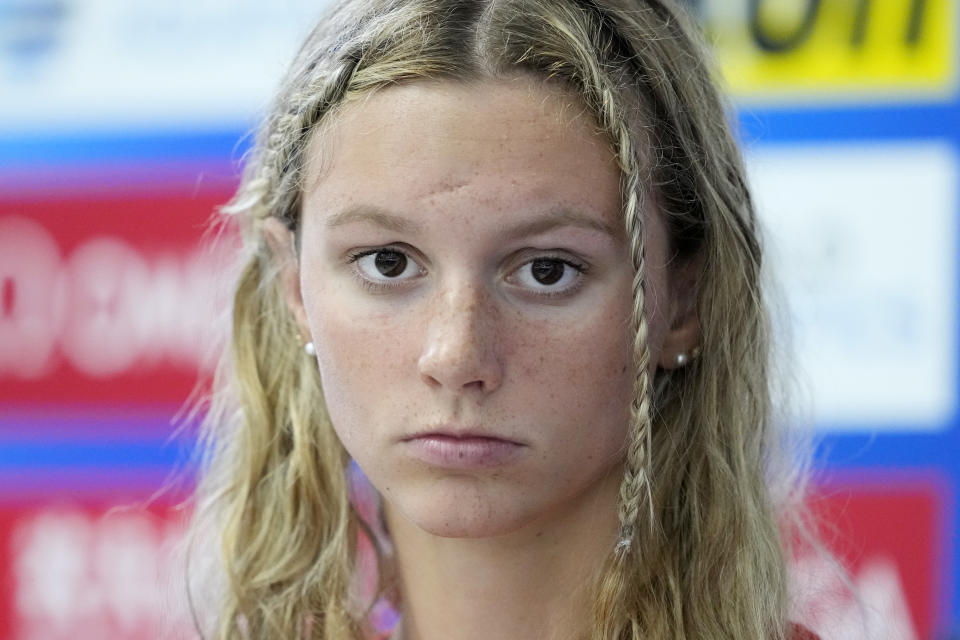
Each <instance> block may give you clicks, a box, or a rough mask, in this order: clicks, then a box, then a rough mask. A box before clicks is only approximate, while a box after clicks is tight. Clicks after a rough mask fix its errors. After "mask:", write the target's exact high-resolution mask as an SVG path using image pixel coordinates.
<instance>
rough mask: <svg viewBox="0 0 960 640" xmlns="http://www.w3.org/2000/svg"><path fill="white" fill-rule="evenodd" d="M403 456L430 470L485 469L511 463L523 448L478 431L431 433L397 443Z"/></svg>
mask: <svg viewBox="0 0 960 640" xmlns="http://www.w3.org/2000/svg"><path fill="white" fill-rule="evenodd" d="M401 444H402V446H403V447H404V449H405V450H406V452H407V453H408V454H409V455H410V456H411V457H413V458H415V459H417V460H419V461H420V462H423V463H424V464H427V465H429V466H432V467H440V468H444V469H489V468H491V467H500V466H504V465H507V464H509V463H510V462H513V461H514V460H515V459H516V458H517V457H518V456H519V455H521V454H522V453H523V451H524V449H526V448H527V445H526V444H524V443H522V442H517V441H515V440H510V439H508V438H504V437H501V436H495V435H490V434H487V433H483V432H482V431H481V430H457V429H447V428H441V429H433V430H430V431H424V432H421V433H417V434H414V435H412V436H407V437H405V438H403V439H402V440H401Z"/></svg>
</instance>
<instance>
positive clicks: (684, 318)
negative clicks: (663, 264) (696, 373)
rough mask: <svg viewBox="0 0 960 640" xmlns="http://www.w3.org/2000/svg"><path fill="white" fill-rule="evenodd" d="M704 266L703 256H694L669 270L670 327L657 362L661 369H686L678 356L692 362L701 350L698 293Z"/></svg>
mask: <svg viewBox="0 0 960 640" xmlns="http://www.w3.org/2000/svg"><path fill="white" fill-rule="evenodd" d="M702 266H703V261H702V259H701V258H700V256H693V257H691V258H688V259H686V260H685V261H684V262H683V263H682V264H679V265H677V266H675V267H674V268H673V269H671V270H670V276H669V287H670V305H669V307H670V325H669V329H668V330H667V333H666V335H665V336H664V339H663V345H662V347H661V349H660V357H659V362H657V365H658V366H659V367H660V368H661V369H679V368H681V367H683V366H684V364H685V363H680V362H678V359H677V356H679V355H680V354H683V355H684V356H686V358H687V361H688V362H689V360H691V359H692V358H693V357H695V355H696V351H697V350H698V349H699V348H700V319H699V317H698V316H697V291H698V284H699V280H700V278H699V274H700V270H701V268H702Z"/></svg>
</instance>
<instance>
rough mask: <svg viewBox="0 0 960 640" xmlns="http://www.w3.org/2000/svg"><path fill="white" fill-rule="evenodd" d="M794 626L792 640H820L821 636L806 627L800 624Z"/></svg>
mask: <svg viewBox="0 0 960 640" xmlns="http://www.w3.org/2000/svg"><path fill="white" fill-rule="evenodd" d="M792 626H793V632H792V633H791V634H790V640H820V636H818V635H817V634H815V633H814V632H812V631H810V630H809V629H807V628H806V627H801V626H800V625H798V624H795V625H792Z"/></svg>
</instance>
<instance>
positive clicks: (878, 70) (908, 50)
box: [701, 0, 957, 98]
mask: <svg viewBox="0 0 960 640" xmlns="http://www.w3.org/2000/svg"><path fill="white" fill-rule="evenodd" d="M705 5H706V6H705V7H702V9H701V10H702V11H704V18H705V21H706V30H707V34H708V37H709V38H710V39H711V41H713V42H714V44H715V45H716V47H717V53H718V55H719V58H720V61H721V66H722V68H723V73H724V76H725V79H726V81H727V83H728V85H729V87H730V88H731V90H732V91H733V92H734V94H736V95H739V96H742V97H762V96H771V97H775V96H778V95H784V96H798V97H801V96H803V97H813V98H815V97H817V96H819V95H825V96H830V95H838V94H840V95H843V94H857V93H862V92H869V93H872V94H876V93H889V94H903V93H904V92H907V93H910V94H913V95H916V94H917V93H920V94H944V93H946V92H948V91H949V90H951V89H952V87H953V85H954V79H955V69H956V66H955V64H956V57H957V56H956V49H955V45H956V42H955V41H956V31H957V29H956V23H957V16H956V0H708V1H707V2H706V3H705Z"/></svg>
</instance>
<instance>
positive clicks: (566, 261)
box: [347, 245, 590, 298]
mask: <svg viewBox="0 0 960 640" xmlns="http://www.w3.org/2000/svg"><path fill="white" fill-rule="evenodd" d="M381 252H391V253H399V254H402V255H403V256H405V257H406V258H407V259H408V260H412V261H413V262H414V263H416V260H415V259H414V258H413V257H412V256H411V255H410V254H409V253H408V252H407V251H404V250H403V249H401V248H399V247H392V246H389V245H388V246H383V247H374V248H372V249H361V250H358V251H354V252H352V253H350V254H348V255H347V263H348V264H350V265H351V266H353V268H352V269H351V272H352V273H353V275H354V277H356V279H357V280H358V281H359V282H360V285H361V286H362V287H363V288H364V289H366V290H367V291H371V292H374V293H383V292H386V291H388V290H390V289H395V288H398V287H401V286H403V283H404V280H398V281H396V282H390V279H387V280H383V281H377V282H374V281H372V280H369V279H368V278H365V277H364V276H363V274H361V273H360V271H359V270H358V269H357V268H356V266H355V265H356V263H357V261H358V260H360V258H363V257H365V256H370V255H374V254H377V253H381ZM544 259H546V260H556V261H557V262H560V263H561V264H563V265H565V266H567V267H570V268H572V269H574V270H576V272H577V273H578V274H579V276H580V277H578V278H577V281H576V282H575V283H574V284H573V285H571V286H569V287H567V288H566V289H561V290H559V291H541V292H533V295H535V296H538V297H540V298H557V297H560V296H565V295H570V294H572V293H573V292H575V291H576V290H578V289H579V288H580V287H581V286H582V284H583V276H585V275H586V274H587V273H588V272H589V271H590V267H589V265H587V264H584V263H582V262H577V261H575V260H572V259H570V258H566V257H562V256H556V255H549V254H538V255H534V256H532V257H531V258H530V259H529V260H526V261H524V262H523V263H522V264H521V265H520V267H524V266H526V265H529V264H530V263H532V262H534V261H535V260H544ZM518 270H519V269H517V270H515V271H518Z"/></svg>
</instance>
